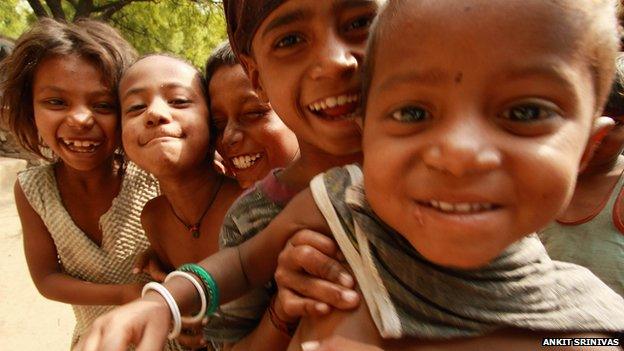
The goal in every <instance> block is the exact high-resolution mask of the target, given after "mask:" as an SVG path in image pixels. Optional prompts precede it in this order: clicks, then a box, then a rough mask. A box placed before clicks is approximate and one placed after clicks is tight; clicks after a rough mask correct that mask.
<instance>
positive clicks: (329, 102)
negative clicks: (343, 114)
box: [308, 94, 360, 112]
mask: <svg viewBox="0 0 624 351" xmlns="http://www.w3.org/2000/svg"><path fill="white" fill-rule="evenodd" d="M359 99H360V95H359V94H343V95H339V96H330V97H328V98H325V99H323V100H320V101H316V102H313V103H311V104H310V105H308V109H309V110H310V111H313V112H318V111H321V110H325V109H327V108H332V107H336V106H341V105H344V104H348V103H351V102H355V101H358V100H359Z"/></svg>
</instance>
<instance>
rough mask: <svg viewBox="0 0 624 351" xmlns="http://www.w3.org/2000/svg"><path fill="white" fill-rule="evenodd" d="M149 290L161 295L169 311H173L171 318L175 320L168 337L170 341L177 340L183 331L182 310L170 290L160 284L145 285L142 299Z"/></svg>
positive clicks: (150, 283)
mask: <svg viewBox="0 0 624 351" xmlns="http://www.w3.org/2000/svg"><path fill="white" fill-rule="evenodd" d="M149 290H154V291H156V292H157V293H159V294H160V296H162V297H163V298H164V299H165V301H166V302H167V305H169V309H170V310H171V317H172V318H173V328H172V329H171V332H170V333H169V335H167V338H169V340H173V339H175V338H177V337H178V335H180V331H181V330H182V318H181V316H180V309H179V308H178V304H177V303H176V301H175V299H174V298H173V296H171V293H170V292H169V290H167V288H165V287H164V286H163V285H162V284H160V283H156V282H149V283H147V284H145V286H144V287H143V291H141V297H144V296H145V294H146V293H147V292H148V291H149Z"/></svg>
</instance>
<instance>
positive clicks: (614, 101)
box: [603, 54, 624, 117]
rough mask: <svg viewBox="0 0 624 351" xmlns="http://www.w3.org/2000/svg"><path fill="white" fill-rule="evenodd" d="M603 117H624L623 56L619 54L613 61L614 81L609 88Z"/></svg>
mask: <svg viewBox="0 0 624 351" xmlns="http://www.w3.org/2000/svg"><path fill="white" fill-rule="evenodd" d="M603 115H605V116H609V117H618V116H624V54H620V55H619V56H618V58H617V59H616V60H615V80H614V81H613V85H612V86H611V92H610V93H609V98H608V99H607V104H606V105H605V108H604V111H603Z"/></svg>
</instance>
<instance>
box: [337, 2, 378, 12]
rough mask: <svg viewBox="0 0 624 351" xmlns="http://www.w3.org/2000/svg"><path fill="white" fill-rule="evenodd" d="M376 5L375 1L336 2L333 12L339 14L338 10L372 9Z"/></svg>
mask: <svg viewBox="0 0 624 351" xmlns="http://www.w3.org/2000/svg"><path fill="white" fill-rule="evenodd" d="M376 4H377V2H376V1H375V0H336V1H334V4H333V5H332V10H333V11H334V12H337V11H338V10H344V9H352V8H360V7H370V6H371V5H376Z"/></svg>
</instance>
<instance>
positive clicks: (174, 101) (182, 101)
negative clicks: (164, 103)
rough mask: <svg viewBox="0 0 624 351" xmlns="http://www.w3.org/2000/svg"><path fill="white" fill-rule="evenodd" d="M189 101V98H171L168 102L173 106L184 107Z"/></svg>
mask: <svg viewBox="0 0 624 351" xmlns="http://www.w3.org/2000/svg"><path fill="white" fill-rule="evenodd" d="M190 103H191V100H189V99H172V100H169V104H171V105H173V106H175V107H180V108H182V107H186V106H188V105H189V104H190Z"/></svg>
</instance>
